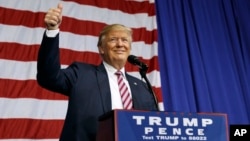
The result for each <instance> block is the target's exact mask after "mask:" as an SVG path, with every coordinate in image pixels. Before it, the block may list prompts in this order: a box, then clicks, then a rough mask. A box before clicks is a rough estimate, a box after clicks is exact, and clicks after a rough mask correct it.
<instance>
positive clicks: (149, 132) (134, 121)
mask: <svg viewBox="0 0 250 141" xmlns="http://www.w3.org/2000/svg"><path fill="white" fill-rule="evenodd" d="M114 118H115V119H114V120H115V123H116V125H115V130H116V133H115V140H116V141H229V139H228V127H227V116H226V114H219V113H218V114H216V113H181V112H180V113H178V112H148V111H145V112H144V111H126V110H117V111H115V113H114Z"/></svg>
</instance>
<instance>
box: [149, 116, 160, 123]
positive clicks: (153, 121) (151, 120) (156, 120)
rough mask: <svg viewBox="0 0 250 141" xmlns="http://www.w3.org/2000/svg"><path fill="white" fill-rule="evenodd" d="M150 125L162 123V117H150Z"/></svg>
mask: <svg viewBox="0 0 250 141" xmlns="http://www.w3.org/2000/svg"><path fill="white" fill-rule="evenodd" d="M149 125H161V118H160V117H152V116H150V117H149Z"/></svg>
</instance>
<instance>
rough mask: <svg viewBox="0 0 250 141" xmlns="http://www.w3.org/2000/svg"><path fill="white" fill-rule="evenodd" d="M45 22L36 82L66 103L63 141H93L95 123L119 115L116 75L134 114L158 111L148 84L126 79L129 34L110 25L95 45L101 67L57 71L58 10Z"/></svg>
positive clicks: (74, 66) (74, 65)
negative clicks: (115, 112)
mask: <svg viewBox="0 0 250 141" xmlns="http://www.w3.org/2000/svg"><path fill="white" fill-rule="evenodd" d="M44 22H45V24H46V28H47V29H46V31H45V33H44V36H43V40H42V43H41V47H40V49H39V54H38V65H37V70H38V72H37V81H38V83H39V85H41V86H42V87H44V88H46V89H48V90H51V91H54V92H59V93H62V94H64V95H66V96H68V97H69V103H68V110H67V115H66V119H65V123H64V126H63V130H62V133H61V137H60V140H61V141H95V138H96V132H97V128H98V117H99V116H101V115H103V114H105V113H107V112H109V111H111V110H113V109H123V104H122V101H121V96H120V93H119V88H118V84H117V77H116V75H115V74H114V73H115V72H116V71H117V70H120V71H121V72H122V73H123V79H124V80H125V82H126V85H127V86H128V90H129V93H130V96H131V97H132V106H133V109H136V110H150V111H153V110H157V106H156V105H155V102H154V97H153V96H152V94H151V93H150V92H149V90H148V88H147V86H146V84H145V83H144V82H143V81H141V80H139V79H137V78H135V77H132V76H130V75H128V74H127V73H126V72H125V69H124V66H125V64H126V62H127V58H128V56H129V54H130V51H131V42H132V31H131V29H130V28H128V27H125V26H123V25H120V24H113V25H109V26H106V27H105V28H104V29H103V30H102V31H101V33H100V36H99V41H98V44H97V46H98V50H99V53H100V56H101V57H102V60H103V61H102V63H101V64H100V65H98V66H95V65H91V64H87V63H82V62H74V63H72V64H71V65H70V66H68V67H67V68H66V69H61V67H60V65H61V64H60V59H59V58H60V57H59V25H60V24H61V22H62V5H61V4H58V6H57V7H56V8H51V9H50V10H49V11H48V12H47V14H46V16H45V18H44ZM110 132H112V131H110Z"/></svg>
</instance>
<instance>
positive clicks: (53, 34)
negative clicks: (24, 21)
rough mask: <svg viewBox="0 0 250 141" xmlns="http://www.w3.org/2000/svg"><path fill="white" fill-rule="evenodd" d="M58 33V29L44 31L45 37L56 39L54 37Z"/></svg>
mask: <svg viewBox="0 0 250 141" xmlns="http://www.w3.org/2000/svg"><path fill="white" fill-rule="evenodd" d="M58 33H59V29H56V30H48V29H46V36H47V37H50V38H53V37H56V35H57V34H58Z"/></svg>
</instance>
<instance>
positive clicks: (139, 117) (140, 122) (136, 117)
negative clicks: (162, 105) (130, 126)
mask: <svg viewBox="0 0 250 141" xmlns="http://www.w3.org/2000/svg"><path fill="white" fill-rule="evenodd" d="M132 118H133V119H135V120H136V124H137V125H142V120H145V116H133V117H132Z"/></svg>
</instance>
